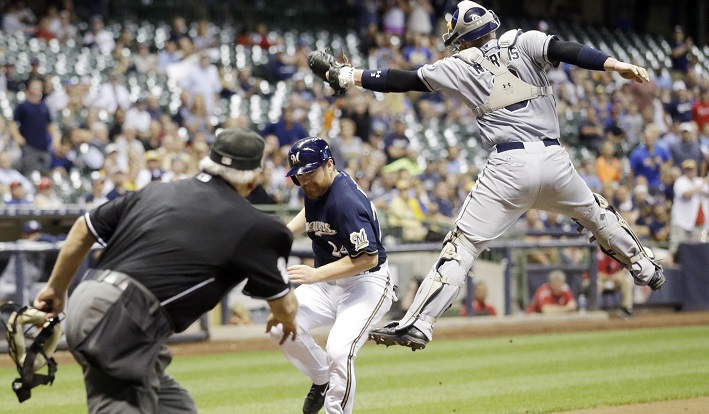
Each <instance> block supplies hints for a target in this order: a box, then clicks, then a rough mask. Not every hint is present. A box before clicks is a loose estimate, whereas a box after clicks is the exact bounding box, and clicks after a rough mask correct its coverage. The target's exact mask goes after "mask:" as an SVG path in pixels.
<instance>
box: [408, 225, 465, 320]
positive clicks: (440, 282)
mask: <svg viewBox="0 0 709 414" xmlns="http://www.w3.org/2000/svg"><path fill="white" fill-rule="evenodd" d="M459 237H464V236H462V235H457V234H456V233H455V232H452V233H449V234H448V236H446V239H445V240H444V242H443V249H442V251H441V254H440V256H439V258H438V260H437V261H436V264H434V266H433V267H432V268H431V270H430V271H429V273H428V275H427V276H426V278H425V279H424V281H423V282H422V283H421V286H420V287H419V290H418V292H417V293H416V297H415V298H414V301H413V303H412V304H411V306H410V307H409V310H408V312H407V313H406V316H405V317H404V318H403V319H402V320H401V321H400V323H399V325H400V326H408V325H411V324H413V323H414V322H415V321H416V319H421V320H424V321H426V322H428V323H431V324H433V323H435V321H436V320H437V319H438V318H439V317H440V316H441V315H442V314H443V313H444V312H445V311H446V310H447V309H448V308H449V307H450V306H451V304H452V303H453V300H455V298H456V297H457V296H458V292H459V291H460V288H461V286H463V283H464V282H465V277H466V276H467V274H468V271H469V270H470V268H471V267H472V265H473V260H474V254H473V253H472V252H470V251H469V247H468V246H465V245H464V243H465V242H461V241H460V239H459Z"/></svg>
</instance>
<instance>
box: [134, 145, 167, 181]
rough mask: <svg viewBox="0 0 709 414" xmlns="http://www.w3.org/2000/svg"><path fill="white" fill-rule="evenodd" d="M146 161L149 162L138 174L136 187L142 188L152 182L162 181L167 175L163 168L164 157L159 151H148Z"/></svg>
mask: <svg viewBox="0 0 709 414" xmlns="http://www.w3.org/2000/svg"><path fill="white" fill-rule="evenodd" d="M145 163H146V164H147V165H146V167H145V168H143V169H141V170H140V172H138V176H137V178H136V179H135V187H136V188H137V189H141V188H143V187H145V186H146V185H148V184H150V183H151V182H155V181H162V178H163V175H165V170H163V169H162V168H161V166H162V159H161V158H160V153H159V152H157V151H155V150H151V151H146V152H145Z"/></svg>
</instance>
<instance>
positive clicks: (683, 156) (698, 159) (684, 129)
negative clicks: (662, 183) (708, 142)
mask: <svg viewBox="0 0 709 414" xmlns="http://www.w3.org/2000/svg"><path fill="white" fill-rule="evenodd" d="M679 129H680V132H681V135H680V140H679V141H678V142H675V143H674V144H672V145H670V154H672V161H673V162H674V165H675V166H676V167H679V166H681V165H682V163H683V162H684V161H685V160H694V161H695V163H696V164H697V168H699V169H700V170H701V169H702V168H705V167H704V154H703V153H702V149H701V147H700V146H699V142H698V141H697V133H696V130H695V125H694V123H692V122H683V123H681V124H680V126H679Z"/></svg>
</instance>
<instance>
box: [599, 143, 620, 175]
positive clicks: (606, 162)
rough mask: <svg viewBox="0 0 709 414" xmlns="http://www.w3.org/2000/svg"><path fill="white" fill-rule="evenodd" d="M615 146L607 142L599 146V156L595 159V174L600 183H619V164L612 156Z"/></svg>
mask: <svg viewBox="0 0 709 414" xmlns="http://www.w3.org/2000/svg"><path fill="white" fill-rule="evenodd" d="M614 152H615V144H614V143H613V142H612V141H610V140H608V141H606V142H604V143H603V144H601V155H599V156H598V158H597V159H596V173H597V174H598V178H599V179H600V180H601V183H608V182H619V181H620V179H621V168H622V166H621V164H620V161H619V160H618V158H616V156H615V155H614Z"/></svg>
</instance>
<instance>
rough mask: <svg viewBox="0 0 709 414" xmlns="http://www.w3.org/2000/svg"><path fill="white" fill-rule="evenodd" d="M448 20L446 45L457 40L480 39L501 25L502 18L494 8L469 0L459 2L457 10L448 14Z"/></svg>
mask: <svg viewBox="0 0 709 414" xmlns="http://www.w3.org/2000/svg"><path fill="white" fill-rule="evenodd" d="M446 21H447V22H448V32H447V33H446V34H444V35H443V44H444V45H446V46H450V45H451V44H452V43H453V42H455V41H461V40H463V41H466V42H470V41H473V40H475V39H480V38H481V37H483V36H485V35H486V34H488V33H492V32H494V31H495V30H497V29H498V28H499V27H500V19H498V18H497V15H496V14H495V13H494V12H493V11H492V10H488V9H486V8H485V7H483V6H481V5H479V4H477V3H474V2H472V1H468V0H464V1H461V2H460V3H458V6H456V10H455V12H453V14H452V15H451V14H447V15H446Z"/></svg>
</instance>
